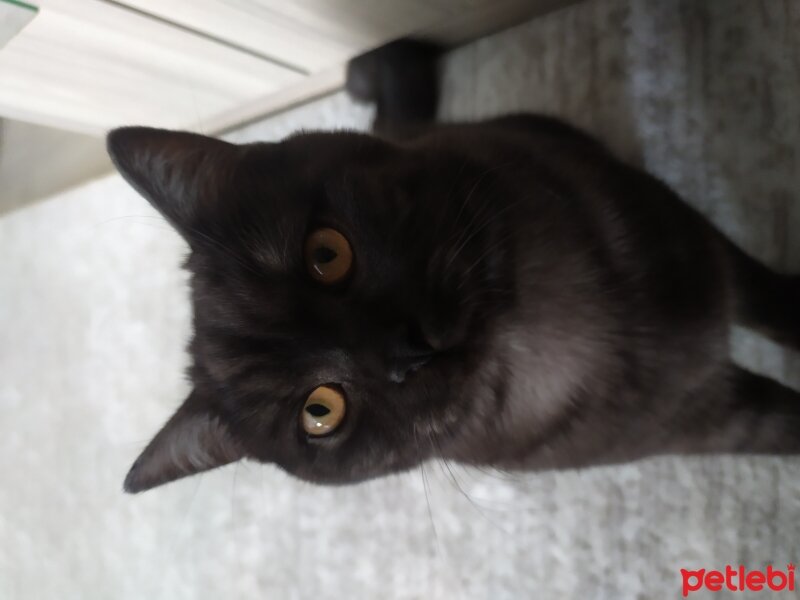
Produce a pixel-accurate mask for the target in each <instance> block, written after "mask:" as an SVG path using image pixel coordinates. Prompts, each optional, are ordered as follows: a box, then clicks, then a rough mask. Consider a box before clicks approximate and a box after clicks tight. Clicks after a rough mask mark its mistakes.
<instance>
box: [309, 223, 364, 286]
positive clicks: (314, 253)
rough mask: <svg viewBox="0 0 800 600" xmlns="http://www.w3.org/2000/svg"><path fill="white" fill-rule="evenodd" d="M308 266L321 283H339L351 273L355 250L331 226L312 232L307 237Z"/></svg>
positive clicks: (312, 274)
mask: <svg viewBox="0 0 800 600" xmlns="http://www.w3.org/2000/svg"><path fill="white" fill-rule="evenodd" d="M305 258H306V267H308V272H309V273H310V274H311V276H312V277H313V278H314V279H316V280H317V281H319V282H320V283H325V284H329V285H330V284H333V283H339V282H340V281H342V280H343V279H344V278H345V277H347V275H348V274H349V273H350V269H351V267H352V266H353V251H352V250H351V248H350V243H349V242H348V241H347V238H345V237H344V236H343V235H342V234H341V233H339V232H338V231H336V230H335V229H331V228H330V227H323V228H322V229H316V230H314V231H312V232H311V235H309V236H308V238H307V239H306V247H305Z"/></svg>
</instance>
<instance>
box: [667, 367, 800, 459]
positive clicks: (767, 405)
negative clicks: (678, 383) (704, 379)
mask: <svg viewBox="0 0 800 600" xmlns="http://www.w3.org/2000/svg"><path fill="white" fill-rule="evenodd" d="M690 401H691V402H693V403H697V405H702V406H704V407H706V409H701V410H699V411H697V412H695V411H687V412H690V413H691V416H689V415H688V414H687V420H686V422H685V424H684V426H683V427H681V429H682V437H683V444H682V445H683V448H679V450H682V451H684V452H688V453H696V452H700V453H741V454H800V392H798V391H796V390H793V389H791V388H788V387H786V386H784V385H781V384H780V383H778V382H777V381H774V380H772V379H769V378H768V377H764V376H762V375H757V374H755V373H751V372H750V371H747V370H745V369H743V368H741V367H738V366H735V365H733V364H731V365H730V366H729V367H728V368H727V369H726V370H725V372H724V374H723V375H722V376H721V379H720V380H719V381H717V382H713V383H712V384H711V385H709V386H708V388H707V389H706V390H705V391H704V392H701V393H699V394H695V395H693V398H691V399H690Z"/></svg>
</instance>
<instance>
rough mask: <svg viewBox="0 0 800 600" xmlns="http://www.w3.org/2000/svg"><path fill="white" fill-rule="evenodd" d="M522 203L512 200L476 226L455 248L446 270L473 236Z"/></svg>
mask: <svg viewBox="0 0 800 600" xmlns="http://www.w3.org/2000/svg"><path fill="white" fill-rule="evenodd" d="M520 203H521V201H517V202H512V203H511V204H509V205H508V206H505V207H503V208H501V209H500V210H499V211H497V212H496V213H494V214H493V215H492V216H491V217H489V218H488V219H486V220H485V221H483V223H482V224H481V225H480V227H478V228H476V229H475V230H474V231H473V232H472V233H470V235H469V236H467V238H466V239H465V240H464V241H463V242H461V244H460V245H459V246H458V248H457V249H456V250H455V252H454V253H453V255H452V256H451V257H450V260H448V261H447V264H445V267H444V268H445V270H446V269H447V268H449V267H450V265H452V264H453V262H454V261H455V260H456V258H458V255H459V254H461V252H462V251H463V250H464V248H465V247H466V246H467V244H468V243H469V242H470V241H471V240H472V239H473V238H474V237H475V236H476V235H478V234H479V233H480V232H481V231H483V230H484V229H486V228H487V227H488V226H489V225H491V224H492V223H493V222H495V221H496V220H497V219H499V218H500V217H501V216H503V215H504V214H505V213H507V212H508V211H509V210H511V209H512V208H516V206H518V205H519V204H520Z"/></svg>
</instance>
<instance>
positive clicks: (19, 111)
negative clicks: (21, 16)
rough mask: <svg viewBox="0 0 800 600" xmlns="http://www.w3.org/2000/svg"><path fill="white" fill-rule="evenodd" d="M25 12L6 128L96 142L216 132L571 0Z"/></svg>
mask: <svg viewBox="0 0 800 600" xmlns="http://www.w3.org/2000/svg"><path fill="white" fill-rule="evenodd" d="M0 1H2V0H0ZM28 1H29V2H32V3H33V4H38V6H39V8H40V10H39V14H38V15H37V16H36V17H35V18H34V19H33V21H32V22H31V23H29V24H28V25H27V27H25V28H24V29H23V30H22V32H21V33H19V35H17V36H16V37H15V38H13V39H12V40H11V41H10V42H9V43H8V44H7V45H6V47H5V48H2V49H0V117H10V118H12V119H18V120H23V121H30V122H33V123H38V124H42V125H51V126H55V127H59V128H64V129H72V130H75V131H79V132H84V133H89V134H94V135H101V134H103V133H104V132H105V131H107V130H108V129H110V128H112V127H115V126H118V125H121V124H143V125H154V126H164V127H172V128H187V129H195V130H199V131H208V132H212V133H213V132H216V131H219V130H220V129H226V128H229V127H232V126H235V125H236V124H237V123H239V122H241V120H243V119H252V118H256V117H257V116H259V115H260V114H264V111H269V110H277V109H280V108H281V107H282V106H286V105H288V104H291V103H294V102H298V101H302V100H303V99H307V98H308V97H309V95H313V94H318V93H322V92H324V91H328V90H330V89H331V88H333V87H336V86H339V85H341V81H342V65H343V64H344V62H345V61H346V60H348V59H349V58H351V57H352V56H354V55H357V54H359V53H361V52H363V51H364V50H366V49H369V48H372V47H375V46H378V45H380V44H381V43H384V42H386V41H389V40H392V39H395V38H398V37H402V36H406V35H410V34H414V33H419V32H422V33H427V34H429V35H433V36H434V37H436V38H438V39H441V40H445V41H447V42H449V43H457V42H460V41H464V39H467V38H468V37H475V36H477V35H481V34H484V33H487V32H488V31H491V30H494V29H497V28H498V27H499V26H501V25H502V24H505V25H508V24H511V23H512V22H518V21H519V20H522V18H524V16H525V15H531V14H533V13H535V12H541V11H542V10H545V9H552V8H554V7H556V6H558V5H563V4H567V3H569V2H571V1H574V0H28Z"/></svg>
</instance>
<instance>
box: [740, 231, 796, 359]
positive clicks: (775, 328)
mask: <svg viewBox="0 0 800 600" xmlns="http://www.w3.org/2000/svg"><path fill="white" fill-rule="evenodd" d="M728 248H729V251H728V256H729V257H730V261H731V267H732V272H733V282H734V296H735V306H736V314H735V317H736V320H737V321H738V322H740V323H741V324H742V325H745V326H747V327H750V328H752V329H755V330H756V331H758V332H760V333H763V334H764V335H766V336H767V337H769V338H771V339H773V340H775V341H776V342H779V343H781V344H786V345H788V346H791V347H793V348H795V349H798V350H800V276H798V275H794V276H792V275H782V274H780V273H776V272H774V271H772V270H771V269H769V268H768V267H766V266H764V265H763V264H761V263H760V262H758V261H757V260H755V259H753V258H751V257H750V256H748V255H747V254H745V253H744V252H743V251H742V250H740V249H739V248H737V247H736V246H734V245H733V244H730V243H729V245H728Z"/></svg>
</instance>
